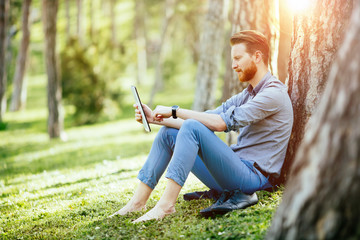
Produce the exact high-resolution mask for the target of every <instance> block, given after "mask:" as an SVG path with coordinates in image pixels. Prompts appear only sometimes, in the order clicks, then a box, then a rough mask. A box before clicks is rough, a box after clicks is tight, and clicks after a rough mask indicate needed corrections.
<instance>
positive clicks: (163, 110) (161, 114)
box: [153, 105, 172, 121]
mask: <svg viewBox="0 0 360 240" xmlns="http://www.w3.org/2000/svg"><path fill="white" fill-rule="evenodd" d="M171 116H172V109H171V107H165V106H161V105H158V106H156V108H155V110H154V111H153V117H154V119H155V120H156V121H162V120H163V118H169V117H171Z"/></svg>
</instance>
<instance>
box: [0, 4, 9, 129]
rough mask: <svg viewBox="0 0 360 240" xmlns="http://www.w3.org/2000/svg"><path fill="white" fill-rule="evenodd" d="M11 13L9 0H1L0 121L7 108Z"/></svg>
mask: <svg viewBox="0 0 360 240" xmlns="http://www.w3.org/2000/svg"><path fill="white" fill-rule="evenodd" d="M8 13H9V1H8V0H0V123H1V122H2V120H3V115H4V113H5V110H6V96H5V90H6V74H5V69H6V64H5V57H6V56H5V55H6V30H7V22H8Z"/></svg>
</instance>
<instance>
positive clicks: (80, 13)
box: [76, 0, 84, 44]
mask: <svg viewBox="0 0 360 240" xmlns="http://www.w3.org/2000/svg"><path fill="white" fill-rule="evenodd" d="M76 6H77V15H76V36H77V38H78V39H79V42H80V44H83V43H84V41H83V39H84V33H83V24H82V23H83V1H82V0H76Z"/></svg>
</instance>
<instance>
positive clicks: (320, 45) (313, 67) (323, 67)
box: [281, 0, 352, 181]
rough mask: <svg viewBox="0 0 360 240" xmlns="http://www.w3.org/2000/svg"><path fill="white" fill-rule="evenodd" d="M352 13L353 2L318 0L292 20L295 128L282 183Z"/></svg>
mask: <svg viewBox="0 0 360 240" xmlns="http://www.w3.org/2000/svg"><path fill="white" fill-rule="evenodd" d="M351 10H352V1H343V0H318V1H316V2H315V1H314V2H312V8H311V9H310V10H309V11H308V12H307V14H304V15H299V16H297V17H296V18H295V20H294V28H293V37H292V43H291V46H292V51H291V53H290V61H289V83H288V85H289V95H290V98H291V101H292V104H293V109H294V125H293V126H294V127H293V130H292V133H291V137H290V141H289V146H288V149H287V154H286V158H285V163H284V166H283V171H282V178H281V179H282V181H283V180H284V179H286V173H287V172H288V170H289V167H290V166H291V163H292V162H293V160H294V158H295V153H296V151H297V148H298V146H299V145H300V143H301V141H302V139H303V136H304V132H305V126H306V124H307V122H308V120H309V118H310V116H311V115H312V113H313V111H314V109H315V107H316V106H317V104H318V100H319V97H320V96H321V95H322V93H323V90H324V87H325V85H326V82H327V78H328V74H329V71H330V66H331V63H332V62H333V60H334V57H335V53H336V52H337V49H338V47H339V45H340V43H341V40H342V37H343V35H344V33H345V29H346V26H347V23H348V19H349V16H350V14H351Z"/></svg>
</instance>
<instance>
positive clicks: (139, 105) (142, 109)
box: [131, 86, 151, 132]
mask: <svg viewBox="0 0 360 240" xmlns="http://www.w3.org/2000/svg"><path fill="white" fill-rule="evenodd" d="M131 91H132V93H133V95H134V98H135V102H136V104H137V105H138V109H139V110H140V113H141V117H142V123H143V126H144V128H145V131H147V132H151V128H150V125H149V122H148V120H147V119H146V116H145V112H144V108H143V106H142V104H141V100H140V97H139V94H138V91H137V89H136V87H135V86H131Z"/></svg>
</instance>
